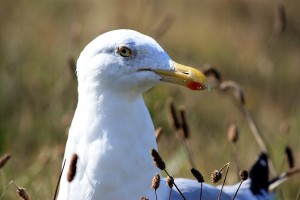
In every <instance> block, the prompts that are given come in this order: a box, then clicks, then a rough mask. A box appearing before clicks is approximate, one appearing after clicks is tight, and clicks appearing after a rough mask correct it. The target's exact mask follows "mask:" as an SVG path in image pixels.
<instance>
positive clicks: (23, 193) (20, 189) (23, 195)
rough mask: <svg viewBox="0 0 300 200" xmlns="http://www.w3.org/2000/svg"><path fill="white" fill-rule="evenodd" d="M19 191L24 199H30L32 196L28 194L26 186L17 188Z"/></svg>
mask: <svg viewBox="0 0 300 200" xmlns="http://www.w3.org/2000/svg"><path fill="white" fill-rule="evenodd" d="M17 193H18V195H19V196H20V197H21V198H22V199H24V200H30V197H29V195H28V194H27V192H26V190H25V188H22V187H20V188H18V189H17Z"/></svg>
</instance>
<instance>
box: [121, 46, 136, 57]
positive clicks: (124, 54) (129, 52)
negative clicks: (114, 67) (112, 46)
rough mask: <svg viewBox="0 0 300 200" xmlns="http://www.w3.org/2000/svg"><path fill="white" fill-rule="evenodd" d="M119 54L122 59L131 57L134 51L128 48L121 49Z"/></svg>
mask: <svg viewBox="0 0 300 200" xmlns="http://www.w3.org/2000/svg"><path fill="white" fill-rule="evenodd" d="M117 53H118V54H119V55H120V56H122V57H129V56H131V55H132V50H131V49H130V48H128V47H119V48H118V50H117Z"/></svg>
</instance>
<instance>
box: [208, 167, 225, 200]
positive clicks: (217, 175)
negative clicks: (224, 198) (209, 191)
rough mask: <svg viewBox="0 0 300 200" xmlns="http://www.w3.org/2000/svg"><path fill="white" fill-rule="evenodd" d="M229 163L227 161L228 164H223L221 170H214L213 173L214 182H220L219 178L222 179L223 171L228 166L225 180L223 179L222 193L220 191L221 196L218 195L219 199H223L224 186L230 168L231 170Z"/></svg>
mask: <svg viewBox="0 0 300 200" xmlns="http://www.w3.org/2000/svg"><path fill="white" fill-rule="evenodd" d="M229 165H230V163H227V164H225V165H223V166H222V167H221V169H220V170H214V171H213V172H212V174H211V180H212V182H213V183H216V182H218V181H219V180H221V179H222V172H223V170H224V169H225V168H226V173H225V177H224V180H223V183H222V187H221V190H220V193H219V196H218V200H220V199H221V195H222V191H223V187H224V185H225V181H226V178H227V174H228V170H229Z"/></svg>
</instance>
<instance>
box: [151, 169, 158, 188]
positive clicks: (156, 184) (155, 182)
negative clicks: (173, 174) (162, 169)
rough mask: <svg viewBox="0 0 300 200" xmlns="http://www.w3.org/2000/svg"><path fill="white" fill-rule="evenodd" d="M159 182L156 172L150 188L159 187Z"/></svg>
mask: <svg viewBox="0 0 300 200" xmlns="http://www.w3.org/2000/svg"><path fill="white" fill-rule="evenodd" d="M159 183H160V175H159V174H158V173H156V174H155V175H154V177H153V179H152V188H153V189H154V190H157V188H159Z"/></svg>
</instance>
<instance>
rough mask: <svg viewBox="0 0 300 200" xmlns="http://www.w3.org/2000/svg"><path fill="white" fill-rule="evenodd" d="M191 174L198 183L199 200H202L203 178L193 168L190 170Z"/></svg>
mask: <svg viewBox="0 0 300 200" xmlns="http://www.w3.org/2000/svg"><path fill="white" fill-rule="evenodd" d="M191 172H192V174H193V176H194V177H195V178H196V179H197V181H198V182H199V183H200V200H202V187H203V184H202V183H203V182H204V178H203V176H202V174H201V173H200V172H199V171H198V170H196V169H195V168H192V169H191Z"/></svg>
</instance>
